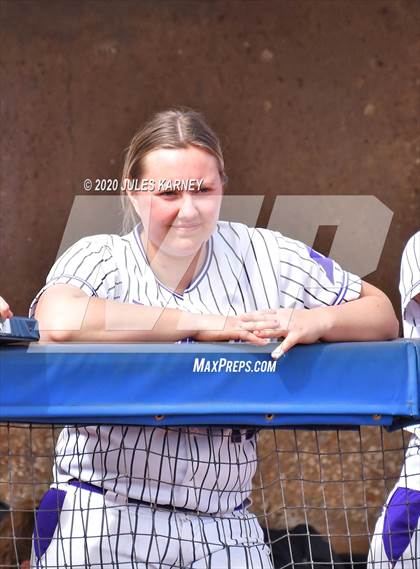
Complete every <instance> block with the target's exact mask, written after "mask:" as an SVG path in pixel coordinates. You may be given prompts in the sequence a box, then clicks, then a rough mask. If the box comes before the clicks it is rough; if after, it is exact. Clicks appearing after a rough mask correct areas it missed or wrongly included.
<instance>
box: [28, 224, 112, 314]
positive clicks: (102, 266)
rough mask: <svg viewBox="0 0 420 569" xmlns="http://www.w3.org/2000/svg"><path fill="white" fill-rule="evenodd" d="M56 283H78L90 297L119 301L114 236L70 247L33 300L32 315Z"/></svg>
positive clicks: (77, 285)
mask: <svg viewBox="0 0 420 569" xmlns="http://www.w3.org/2000/svg"><path fill="white" fill-rule="evenodd" d="M56 284H68V285H71V286H75V287H77V288H79V289H80V290H82V291H83V292H84V293H85V294H86V295H88V296H92V297H93V296H94V297H98V298H109V299H113V300H117V299H118V291H119V285H120V284H121V283H120V278H119V271H118V267H117V264H116V261H115V258H114V255H113V247H112V236H110V235H94V236H92V237H84V238H83V239H80V241H77V242H76V243H75V244H74V245H72V246H71V247H70V248H69V249H67V251H65V253H63V254H62V255H61V256H60V257H59V258H58V259H57V260H56V262H55V263H54V265H53V266H52V268H51V270H50V272H49V273H48V276H47V279H46V284H45V286H44V287H43V288H42V289H41V290H40V291H39V292H38V294H37V295H36V297H35V298H34V300H33V301H32V303H31V306H30V309H29V315H30V316H32V315H33V314H34V312H35V308H36V305H37V304H38V301H39V299H40V297H41V295H42V294H43V293H44V292H45V291H46V290H47V289H48V288H50V287H51V286H54V285H56Z"/></svg>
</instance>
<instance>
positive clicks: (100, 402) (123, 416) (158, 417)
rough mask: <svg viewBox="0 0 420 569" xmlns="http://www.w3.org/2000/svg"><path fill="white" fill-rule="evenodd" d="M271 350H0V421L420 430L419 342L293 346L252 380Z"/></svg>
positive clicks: (82, 347)
mask: <svg viewBox="0 0 420 569" xmlns="http://www.w3.org/2000/svg"><path fill="white" fill-rule="evenodd" d="M271 349H272V347H267V348H256V347H252V346H250V345H248V344H246V345H245V344H224V343H223V344H201V343H193V344H129V345H127V344H118V345H110V344H101V345H84V344H66V345H63V344H54V345H48V346H47V345H44V346H43V345H36V344H31V345H30V346H29V347H20V346H19V347H18V346H13V347H12V346H11V347H4V346H3V347H0V420H1V421H24V422H43V423H80V424H99V423H108V424H109V423H120V424H145V425H156V424H159V425H175V424H178V425H180V424H185V425H187V424H219V425H259V426H274V425H276V426H279V425H282V426H286V425H294V426H298V425H366V424H380V425H387V426H399V425H402V424H413V423H416V422H420V418H419V415H420V409H419V390H418V384H419V380H420V373H419V369H420V365H419V361H420V341H409V340H397V341H393V342H352V343H350V342H349V343H336V344H316V345H311V346H297V347H295V348H293V349H292V350H291V351H290V352H289V353H288V354H287V355H286V356H284V357H282V358H281V359H280V360H278V361H277V364H276V370H275V371H249V370H253V369H254V366H257V367H258V366H259V367H260V368H261V366H267V365H268V362H272V360H271V357H270V351H271ZM228 362H230V364H229V363H228ZM241 362H244V363H241ZM194 365H195V366H196V367H195V369H196V371H194ZM229 365H230V367H231V369H230V370H229V369H228V367H229ZM241 368H242V369H241ZM216 369H217V371H216ZM197 370H200V371H197ZM235 370H236V371H235Z"/></svg>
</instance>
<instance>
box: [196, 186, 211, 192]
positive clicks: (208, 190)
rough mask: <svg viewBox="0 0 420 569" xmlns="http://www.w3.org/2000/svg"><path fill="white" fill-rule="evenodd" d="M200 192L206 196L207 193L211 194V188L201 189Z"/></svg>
mask: <svg viewBox="0 0 420 569" xmlns="http://www.w3.org/2000/svg"><path fill="white" fill-rule="evenodd" d="M198 191H199V193H200V194H205V193H207V192H211V188H206V187H203V188H200V189H199V190H198Z"/></svg>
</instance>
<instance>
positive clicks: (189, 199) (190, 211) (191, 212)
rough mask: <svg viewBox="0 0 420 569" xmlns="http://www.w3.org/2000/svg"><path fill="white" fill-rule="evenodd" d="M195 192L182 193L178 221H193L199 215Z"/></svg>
mask: <svg viewBox="0 0 420 569" xmlns="http://www.w3.org/2000/svg"><path fill="white" fill-rule="evenodd" d="M195 198H196V196H195V192H189V191H184V192H182V202H181V204H180V208H179V211H178V215H177V217H178V218H179V219H181V220H182V219H193V218H195V217H197V216H198V215H199V212H198V209H197V202H196V199H195Z"/></svg>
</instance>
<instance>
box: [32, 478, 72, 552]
mask: <svg viewBox="0 0 420 569" xmlns="http://www.w3.org/2000/svg"><path fill="white" fill-rule="evenodd" d="M65 497H66V492H65V491H64V490H58V489H57V488H51V489H50V490H48V491H47V492H46V493H45V494H44V497H43V498H42V500H41V503H40V505H39V508H38V510H37V512H36V515H35V529H34V535H33V544H34V551H35V555H36V557H37V559H40V558H41V557H42V556H43V555H44V553H45V552H46V551H47V549H48V546H49V545H50V543H51V540H52V537H53V535H54V532H55V528H56V527H57V524H58V519H59V517H60V513H61V508H62V507H63V503H64V498H65Z"/></svg>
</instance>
